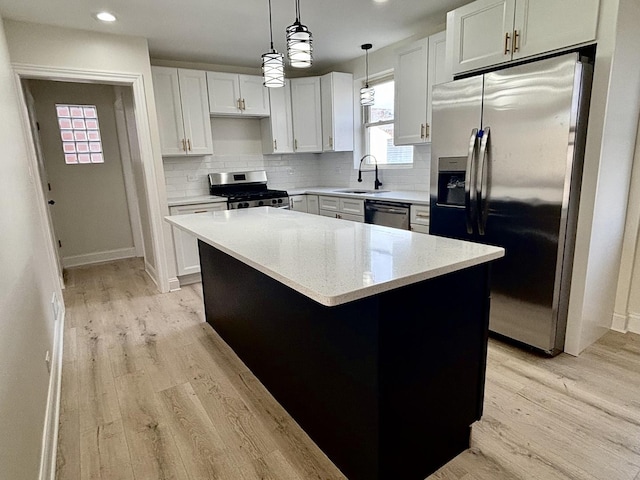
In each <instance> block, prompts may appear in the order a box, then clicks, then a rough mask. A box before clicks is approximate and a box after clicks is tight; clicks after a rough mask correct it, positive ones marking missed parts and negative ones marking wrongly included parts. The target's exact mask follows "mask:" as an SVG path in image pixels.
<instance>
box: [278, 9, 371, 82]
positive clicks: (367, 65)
mask: <svg viewBox="0 0 640 480" xmlns="http://www.w3.org/2000/svg"><path fill="white" fill-rule="evenodd" d="M269 1H271V0H269ZM364 63H365V71H366V72H367V80H366V82H365V84H364V85H365V87H367V88H369V49H367V50H365V51H364Z"/></svg>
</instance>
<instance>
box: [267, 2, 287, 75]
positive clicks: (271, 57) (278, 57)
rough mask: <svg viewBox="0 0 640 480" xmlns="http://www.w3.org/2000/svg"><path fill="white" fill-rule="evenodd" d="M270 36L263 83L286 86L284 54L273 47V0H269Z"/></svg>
mask: <svg viewBox="0 0 640 480" xmlns="http://www.w3.org/2000/svg"><path fill="white" fill-rule="evenodd" d="M269 37H270V39H271V51H269V52H268V53H265V54H263V55H262V77H263V79H264V81H263V82H262V84H263V85H264V86H265V87H269V88H277V87H284V55H282V54H281V53H278V52H277V51H276V49H275V48H273V25H272V23H271V0H269Z"/></svg>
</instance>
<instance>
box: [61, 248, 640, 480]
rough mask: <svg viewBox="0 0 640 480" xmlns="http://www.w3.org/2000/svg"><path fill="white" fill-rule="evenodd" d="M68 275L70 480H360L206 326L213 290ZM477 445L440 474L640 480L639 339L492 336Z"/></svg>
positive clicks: (131, 276) (65, 421) (131, 263)
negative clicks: (559, 344)
mask: <svg viewBox="0 0 640 480" xmlns="http://www.w3.org/2000/svg"><path fill="white" fill-rule="evenodd" d="M65 274H66V290H65V294H64V295H65V305H66V308H67V313H66V324H65V336H64V341H65V344H64V356H63V368H62V400H61V413H60V431H59V444H58V458H57V480H76V479H83V480H84V479H87V480H88V479H91V480H94V479H102V480H120V479H122V480H158V479H176V480H177V479H189V480H195V479H207V480H209V479H220V480H236V479H237V480H337V479H345V477H344V476H343V475H342V474H341V473H340V471H339V470H338V469H337V468H336V467H335V466H334V465H333V464H332V463H331V461H330V460H329V459H328V458H327V457H326V456H325V455H324V454H323V453H322V452H321V451H320V450H319V449H318V448H317V447H316V445H315V444H314V443H313V442H312V441H311V440H310V439H309V437H308V436H307V435H306V434H305V433H304V432H303V431H302V430H301V429H300V427H299V426H298V425H297V424H296V423H295V421H294V420H293V419H292V418H291V417H290V416H289V415H288V414H287V413H286V411H284V410H283V409H282V408H281V407H280V406H279V405H278V403H277V402H276V401H275V400H274V399H273V398H272V397H271V396H270V395H269V393H268V392H267V391H266V390H265V389H264V387H263V386H262V385H261V384H260V382H259V381H258V380H257V379H256V378H255V377H254V376H253V375H252V373H251V372H250V371H249V370H248V369H247V367H246V366H245V365H244V364H243V363H242V362H241V361H240V360H239V359H238V358H237V357H236V356H235V354H234V353H233V352H232V351H231V350H230V349H229V348H228V347H227V345H226V344H225V343H224V342H223V341H222V340H221V339H220V337H219V336H218V335H217V334H216V333H215V332H214V331H213V330H212V329H211V327H210V326H209V325H208V324H207V323H205V322H204V312H203V304H202V291H201V288H200V284H195V285H191V286H187V287H185V288H182V290H180V291H178V292H172V293H167V294H160V293H158V292H157V289H156V287H155V285H154V284H153V283H152V282H151V281H150V280H149V279H148V277H147V276H146V274H145V273H144V271H143V270H142V263H141V262H140V261H139V260H137V259H136V260H124V261H118V262H111V263H105V264H100V265H95V266H90V267H77V268H73V269H69V270H68V271H66V272H65ZM471 444H472V446H471V448H470V449H469V450H467V451H465V452H463V453H462V454H460V455H458V456H457V457H456V458H455V459H453V460H452V461H451V462H449V463H448V464H447V465H445V466H443V467H442V468H441V469H440V470H438V471H437V472H435V473H434V474H433V475H431V476H430V477H429V480H502V479H504V480H512V479H540V480H551V479H575V480H578V479H580V480H582V479H585V480H595V479H598V480H600V479H611V480H640V337H639V336H637V335H633V334H626V335H622V334H619V333H615V332H610V333H608V334H607V335H606V336H605V337H604V338H602V339H601V340H600V341H599V342H597V343H596V344H595V345H593V346H591V347H590V348H588V349H587V350H586V351H585V352H584V353H583V354H582V355H581V356H580V357H578V358H575V357H571V356H569V355H565V354H561V355H559V356H557V357H555V358H546V357H542V356H540V355H536V354H534V353H531V352H528V351H525V350H522V349H519V348H516V347H513V346H511V345H509V344H506V343H503V342H500V341H498V340H495V339H491V340H490V343H489V359H488V367H487V385H486V394H485V408H484V415H483V418H482V420H481V421H480V422H477V423H476V424H474V426H473V431H472V439H471ZM398 480H403V479H398Z"/></svg>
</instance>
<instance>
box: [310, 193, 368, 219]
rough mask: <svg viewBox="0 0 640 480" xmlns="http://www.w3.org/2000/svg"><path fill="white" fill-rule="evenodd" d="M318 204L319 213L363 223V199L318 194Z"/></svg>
mask: <svg viewBox="0 0 640 480" xmlns="http://www.w3.org/2000/svg"><path fill="white" fill-rule="evenodd" d="M318 204H319V205H318V207H319V208H318V210H319V213H320V215H323V216H325V217H333V218H340V219H342V220H351V221H352V222H361V223H364V200H358V199H353V198H342V197H325V196H319V197H318Z"/></svg>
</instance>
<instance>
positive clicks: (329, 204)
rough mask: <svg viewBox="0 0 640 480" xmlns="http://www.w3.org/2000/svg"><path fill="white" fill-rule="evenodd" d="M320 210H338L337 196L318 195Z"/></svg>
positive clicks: (338, 201) (338, 199)
mask: <svg viewBox="0 0 640 480" xmlns="http://www.w3.org/2000/svg"><path fill="white" fill-rule="evenodd" d="M318 200H319V202H320V210H331V211H334V212H337V211H339V210H340V198H338V197H319V199H318Z"/></svg>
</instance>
